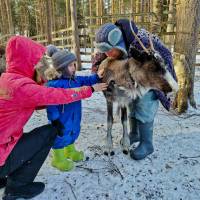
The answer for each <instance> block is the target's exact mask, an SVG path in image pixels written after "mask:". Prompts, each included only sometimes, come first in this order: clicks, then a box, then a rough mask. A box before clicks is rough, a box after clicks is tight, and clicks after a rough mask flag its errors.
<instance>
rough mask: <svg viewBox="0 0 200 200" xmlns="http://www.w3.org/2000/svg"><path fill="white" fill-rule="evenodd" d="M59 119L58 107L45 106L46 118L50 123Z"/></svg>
mask: <svg viewBox="0 0 200 200" xmlns="http://www.w3.org/2000/svg"><path fill="white" fill-rule="evenodd" d="M59 117H60V113H59V110H58V105H50V106H47V118H48V120H50V121H54V120H56V119H58V118H59Z"/></svg>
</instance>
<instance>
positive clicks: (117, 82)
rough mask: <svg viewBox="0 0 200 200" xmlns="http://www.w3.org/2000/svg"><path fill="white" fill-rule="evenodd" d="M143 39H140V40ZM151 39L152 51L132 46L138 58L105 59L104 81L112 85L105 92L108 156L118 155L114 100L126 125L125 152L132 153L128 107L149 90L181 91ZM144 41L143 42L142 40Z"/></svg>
mask: <svg viewBox="0 0 200 200" xmlns="http://www.w3.org/2000/svg"><path fill="white" fill-rule="evenodd" d="M138 40H139V39H138ZM149 40H150V45H151V51H149V50H147V49H146V48H145V47H144V45H143V44H141V46H142V47H143V49H144V51H142V52H141V51H138V50H137V49H135V48H134V47H131V48H130V53H131V55H133V57H134V58H129V59H125V60H113V59H111V58H107V59H105V60H104V61H103V62H102V63H101V64H100V66H99V69H102V68H104V70H105V71H104V77H103V80H102V81H103V82H106V83H107V84H108V89H107V90H106V91H105V92H104V95H105V98H106V102H107V145H106V150H105V152H104V153H105V155H108V154H110V155H114V151H113V142H112V135H111V132H112V124H113V102H117V103H118V108H120V109H121V122H122V125H123V138H122V140H121V144H122V146H123V153H125V154H128V151H129V146H130V141H129V136H128V131H127V108H128V107H129V106H128V105H129V104H130V103H131V102H132V100H133V99H136V98H140V97H142V96H144V94H146V93H147V92H148V91H149V90H151V89H156V90H161V91H163V92H164V93H165V94H167V93H169V92H172V91H177V90H178V85H177V83H176V81H175V80H174V79H173V77H172V75H171V74H170V73H169V72H168V70H167V68H166V65H165V63H164V60H163V59H162V57H161V56H160V55H159V54H158V53H157V52H156V51H155V50H154V47H153V43H152V41H151V39H150V38H149ZM140 42H141V41H140Z"/></svg>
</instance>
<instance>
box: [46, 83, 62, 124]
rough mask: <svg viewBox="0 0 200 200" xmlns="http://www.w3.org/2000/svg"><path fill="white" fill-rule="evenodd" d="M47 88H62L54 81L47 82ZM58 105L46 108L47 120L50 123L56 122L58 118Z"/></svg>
mask: <svg viewBox="0 0 200 200" xmlns="http://www.w3.org/2000/svg"><path fill="white" fill-rule="evenodd" d="M46 86H47V87H52V88H63V87H62V85H61V84H59V82H57V84H56V83H55V82H54V81H48V82H47V83H46ZM58 107H59V105H49V106H47V118H48V120H50V121H53V120H56V119H58V118H59V117H60V113H59V109H58Z"/></svg>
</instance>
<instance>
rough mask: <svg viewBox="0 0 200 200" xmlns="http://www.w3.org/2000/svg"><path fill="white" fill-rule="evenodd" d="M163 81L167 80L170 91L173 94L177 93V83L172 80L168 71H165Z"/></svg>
mask: <svg viewBox="0 0 200 200" xmlns="http://www.w3.org/2000/svg"><path fill="white" fill-rule="evenodd" d="M165 79H166V80H167V82H168V83H169V85H170V86H171V88H172V90H173V91H174V92H177V91H178V83H177V82H176V81H175V80H174V78H173V77H172V75H171V74H170V73H169V71H168V70H166V73H165Z"/></svg>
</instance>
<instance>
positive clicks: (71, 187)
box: [64, 179, 77, 200]
mask: <svg viewBox="0 0 200 200" xmlns="http://www.w3.org/2000/svg"><path fill="white" fill-rule="evenodd" d="M64 182H65V183H67V185H69V187H70V189H71V191H72V194H73V195H74V199H76V200H77V197H76V194H75V192H74V189H73V186H72V185H71V183H69V182H68V181H67V180H66V179H65V180H64Z"/></svg>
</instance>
